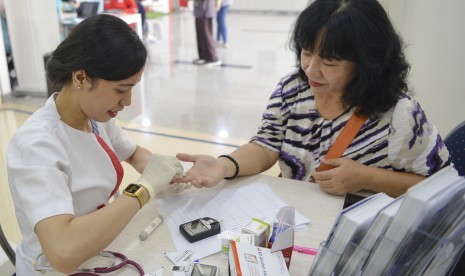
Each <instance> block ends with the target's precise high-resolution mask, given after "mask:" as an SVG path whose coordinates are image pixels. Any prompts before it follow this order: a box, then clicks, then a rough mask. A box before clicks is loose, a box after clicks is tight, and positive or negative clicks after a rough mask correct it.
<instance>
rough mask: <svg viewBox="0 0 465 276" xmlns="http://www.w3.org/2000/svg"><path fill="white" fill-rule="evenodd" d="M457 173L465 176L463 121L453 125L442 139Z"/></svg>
mask: <svg viewBox="0 0 465 276" xmlns="http://www.w3.org/2000/svg"><path fill="white" fill-rule="evenodd" d="M444 143H445V144H446V147H447V149H448V150H449V153H450V155H451V158H452V162H453V163H454V167H455V169H457V171H458V172H459V175H462V176H465V121H464V122H462V123H461V124H459V125H458V126H457V127H455V128H454V129H453V130H452V131H451V132H450V133H449V134H448V135H447V136H446V138H445V139H444Z"/></svg>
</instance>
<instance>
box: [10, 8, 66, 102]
mask: <svg viewBox="0 0 465 276" xmlns="http://www.w3.org/2000/svg"><path fill="white" fill-rule="evenodd" d="M4 2H5V8H6V16H7V21H8V29H9V33H10V40H11V47H12V51H13V60H14V63H15V70H16V74H17V77H18V87H17V88H15V90H18V91H23V92H26V93H28V94H37V95H39V96H45V95H46V90H47V84H46V81H45V68H44V60H43V56H44V54H45V53H47V52H50V51H52V50H54V49H55V48H56V47H57V46H58V44H59V43H60V36H59V34H60V32H59V24H58V15H57V7H56V4H57V1H56V0H40V1H39V0H20V1H18V0H4Z"/></svg>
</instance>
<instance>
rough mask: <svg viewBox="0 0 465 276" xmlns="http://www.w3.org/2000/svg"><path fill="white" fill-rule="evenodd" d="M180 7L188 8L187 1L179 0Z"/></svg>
mask: <svg viewBox="0 0 465 276" xmlns="http://www.w3.org/2000/svg"><path fill="white" fill-rule="evenodd" d="M179 6H180V7H186V8H187V0H179Z"/></svg>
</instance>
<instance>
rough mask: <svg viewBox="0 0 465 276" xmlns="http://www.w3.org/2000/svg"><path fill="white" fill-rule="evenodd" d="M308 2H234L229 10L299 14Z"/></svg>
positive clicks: (255, 0)
mask: <svg viewBox="0 0 465 276" xmlns="http://www.w3.org/2000/svg"><path fill="white" fill-rule="evenodd" d="M308 2H309V0H234V2H233V5H232V6H231V10H243V11H283V12H301V11H302V10H303V9H304V8H305V7H306V6H307V5H308Z"/></svg>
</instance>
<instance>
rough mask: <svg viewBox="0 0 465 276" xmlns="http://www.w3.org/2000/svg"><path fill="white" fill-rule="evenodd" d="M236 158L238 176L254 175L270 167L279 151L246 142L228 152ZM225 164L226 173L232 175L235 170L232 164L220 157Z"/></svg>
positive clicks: (277, 156) (276, 158)
mask: <svg viewBox="0 0 465 276" xmlns="http://www.w3.org/2000/svg"><path fill="white" fill-rule="evenodd" d="M230 156H231V157H233V158H234V159H236V161H237V163H238V164H239V174H238V176H247V175H254V174H258V173H261V172H264V171H266V170H267V169H269V168H271V167H272V166H273V165H274V164H275V163H276V161H277V160H278V158H279V153H277V152H273V151H271V150H268V149H266V148H264V147H262V146H259V145H257V144H255V143H248V144H245V145H243V146H241V147H240V148H238V149H237V150H235V151H233V152H232V153H231V154H230ZM220 159H223V160H221V161H222V162H224V163H225V164H226V165H227V168H228V169H227V175H226V176H232V175H233V174H234V172H235V166H234V164H233V163H232V162H231V161H229V160H227V159H225V158H220Z"/></svg>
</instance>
